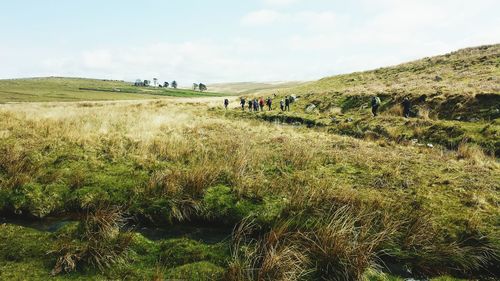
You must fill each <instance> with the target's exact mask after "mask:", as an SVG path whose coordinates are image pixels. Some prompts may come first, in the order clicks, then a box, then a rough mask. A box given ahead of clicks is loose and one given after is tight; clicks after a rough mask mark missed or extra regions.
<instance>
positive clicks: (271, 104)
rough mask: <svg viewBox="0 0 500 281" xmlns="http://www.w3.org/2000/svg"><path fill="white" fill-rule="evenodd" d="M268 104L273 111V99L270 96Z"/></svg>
mask: <svg viewBox="0 0 500 281" xmlns="http://www.w3.org/2000/svg"><path fill="white" fill-rule="evenodd" d="M266 104H267V107H268V108H269V111H271V110H272V109H273V100H272V99H271V98H270V97H269V98H267V101H266Z"/></svg>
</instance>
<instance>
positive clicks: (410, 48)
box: [0, 0, 500, 85]
mask: <svg viewBox="0 0 500 281" xmlns="http://www.w3.org/2000/svg"><path fill="white" fill-rule="evenodd" d="M498 11H500V1H498V0H474V1H465V0H352V1H340V0H308V1H306V0H239V1H234V0H211V1H208V0H206V1H201V0H183V1H181V0H171V1H159V0H157V1H154V0H141V1H132V0H85V1H83V0H72V1H66V0H45V1H39V0H31V1H28V0H17V1H7V0H5V1H4V0H1V1H0V79H4V78H20V77H41V76H71V77H89V78H102V79H118V80H126V81H135V80H136V79H152V78H158V79H159V81H172V80H174V79H175V80H177V81H179V83H180V84H181V85H190V84H191V83H193V82H203V83H214V82H243V81H292V80H299V81H307V80H315V79H319V78H322V77H325V76H331V75H336V74H341V73H350V72H353V71H361V70H369V69H373V68H377V67H382V66H388V65H394V64H398V63H402V62H406V61H410V60H414V59H418V58H422V57H426V56H432V55H438V54H444V53H447V52H450V51H455V50H457V49H460V48H464V47H472V46H478V45H484V44H496V43H500V16H498Z"/></svg>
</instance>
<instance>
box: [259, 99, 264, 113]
mask: <svg viewBox="0 0 500 281" xmlns="http://www.w3.org/2000/svg"><path fill="white" fill-rule="evenodd" d="M259 107H260V111H264V98H263V97H260V99H259Z"/></svg>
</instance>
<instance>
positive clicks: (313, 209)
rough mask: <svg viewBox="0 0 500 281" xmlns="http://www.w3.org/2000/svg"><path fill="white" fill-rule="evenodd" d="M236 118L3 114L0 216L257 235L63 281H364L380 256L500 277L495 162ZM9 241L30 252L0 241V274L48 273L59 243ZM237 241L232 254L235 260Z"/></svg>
mask: <svg viewBox="0 0 500 281" xmlns="http://www.w3.org/2000/svg"><path fill="white" fill-rule="evenodd" d="M239 114H241V113H240V112H239V111H238V110H223V109H222V108H220V106H219V108H208V109H207V107H206V106H204V105H194V104H190V103H189V104H178V103H175V100H168V101H167V100H160V101H144V102H136V103H95V104H90V105H89V106H82V105H81V104H80V103H64V104H56V105H54V104H31V105H27V104H14V105H3V106H2V108H1V110H0V116H1V118H0V127H1V128H4V129H3V130H1V131H0V187H1V188H0V207H1V212H2V213H3V214H10V215H13V214H16V213H17V214H22V216H23V217H37V218H44V217H47V216H51V215H58V214H66V215H69V214H73V215H81V214H85V213H86V212H87V211H88V210H89V208H90V209H91V208H94V207H93V206H99V205H101V204H105V205H111V206H120V207H122V208H123V211H124V212H126V213H127V215H129V216H130V217H131V218H133V219H134V220H135V221H136V222H148V223H149V224H152V225H154V226H158V227H169V225H172V224H177V223H180V222H184V223H186V222H189V221H198V222H203V223H207V224H214V225H217V224H220V225H224V226H225V227H228V226H229V227H232V226H236V225H237V223H238V222H240V221H242V219H243V218H245V217H249V218H250V220H251V222H252V224H253V225H254V226H255V228H254V229H255V230H253V231H252V232H251V233H250V235H249V236H247V239H240V240H237V237H234V239H235V240H232V241H228V242H227V243H223V244H221V245H206V244H205V243H201V242H196V241H191V240H185V239H174V240H170V241H167V242H165V241H164V242H158V243H156V242H155V243H153V242H151V241H148V240H147V239H143V238H140V237H139V238H137V237H136V238H134V242H133V243H132V244H131V245H130V246H129V247H128V248H127V249H128V251H131V252H130V253H129V254H130V255H129V256H128V259H127V261H128V263H127V265H126V266H113V267H112V268H110V269H106V270H104V273H99V272H96V271H95V269H94V270H92V267H90V269H89V270H86V269H85V268H87V267H85V266H84V267H82V268H80V267H77V271H76V272H73V273H69V274H62V275H60V277H59V278H63V277H64V278H80V277H81V276H85V277H87V278H93V279H99V278H101V276H104V277H106V278H108V279H120V276H122V275H125V274H129V275H131V276H153V275H158V274H159V275H161V276H164V278H166V277H168V276H171V278H178V277H179V276H180V275H183V274H188V272H190V273H189V274H192V275H190V276H193V277H192V278H199V280H206V279H204V278H207V276H209V277H210V276H221V274H229V275H231V274H236V273H238V272H240V273H248V272H249V271H248V270H249V265H250V264H255V265H257V266H258V270H260V272H262V274H269V276H275V277H276V276H281V275H280V274H286V271H288V270H295V269H294V268H295V267H294V264H295V265H296V264H297V263H298V264H299V268H305V269H307V270H306V271H311V272H313V273H311V274H310V275H308V278H309V280H314V278H313V277H314V276H325V275H329V274H333V275H334V274H335V273H334V272H332V271H330V270H329V269H328V268H330V266H334V267H335V268H341V269H342V270H344V269H345V270H346V272H349V274H351V273H352V274H355V276H361V275H362V274H364V271H365V270H367V269H369V268H371V267H372V266H373V265H374V264H375V262H376V259H377V258H387V257H384V256H383V254H382V253H388V254H390V255H391V258H392V259H395V260H396V261H397V262H398V263H400V264H402V265H404V266H407V267H409V268H412V269H413V270H414V272H415V273H416V274H417V273H418V274H423V275H425V276H429V277H434V276H440V275H443V274H449V275H455V276H461V275H466V276H472V277H477V276H481V274H482V273H483V272H482V271H481V268H482V266H486V267H490V266H491V263H492V262H494V261H495V256H494V255H491V256H488V255H489V254H491V253H492V251H496V250H495V249H498V248H495V247H498V245H499V240H498V227H497V226H498V217H499V209H498V206H497V204H496V202H497V201H498V192H497V190H496V189H497V184H496V183H497V182H499V180H500V179H499V176H498V175H499V173H498V170H499V168H498V164H497V163H496V162H495V160H494V159H492V158H484V159H480V158H478V159H476V158H474V150H471V151H469V152H467V153H469V154H470V155H468V154H467V153H466V151H464V152H462V154H460V153H459V152H450V151H447V150H445V149H439V148H434V149H430V148H427V147H420V146H411V145H404V144H399V143H392V142H386V141H381V140H371V139H366V140H358V139H355V138H351V137H342V136H338V135H336V134H332V133H328V132H327V131H322V130H312V129H308V128H305V127H301V126H299V127H292V126H275V125H270V124H269V123H267V122H261V121H258V120H252V119H250V118H248V116H256V115H255V114H252V115H250V114H246V115H242V116H239ZM247 115H248V116H247ZM259 115H263V114H259ZM290 115H291V116H293V112H292V113H290ZM235 116H238V117H242V118H241V119H236V118H234V117H235ZM5 227H7V228H5V231H7V232H8V231H11V230H8V229H9V228H8V227H10V226H9V225H6V226H5ZM0 231H2V230H1V229H0ZM16 231H17V232H22V233H25V234H26V235H28V234H29V235H31V234H30V233H32V234H33V233H38V234H37V235H36V237H40V239H41V240H37V239H38V238H36V237H31V238H30V239H32V240H33V241H38V242H36V244H28V243H26V244H24V243H22V242H19V243H17V242H16V241H17V240H15V239H17V238H15V237H13V235H11V234H8V235H7V234H5V233H4V234H2V233H0V234H1V237H5V238H4V240H3V244H4V245H7V244H9V241H11V242H12V243H11V244H9V245H11V246H12V249H13V250H12V251H10V250H9V252H14V253H16V255H17V254H19V256H15V257H8V256H4V257H2V256H0V272H4V273H3V274H10V275H4V276H9V277H12V276H19V275H20V274H22V273H21V270H26V269H27V268H29V267H32V268H33V270H32V271H31V272H32V273H33V274H39V276H42V275H43V274H47V273H48V272H50V270H51V268H52V267H53V266H54V263H55V259H56V257H55V256H52V257H49V256H42V253H43V252H46V251H47V249H53V248H54V247H55V243H57V242H58V241H64V240H62V238H61V237H59V236H57V237H52V236H51V237H48V236H47V235H46V234H44V233H41V234H40V233H39V232H31V231H24V230H22V229H18V230H16ZM16 231H11V232H9V233H14V232H16ZM372 234H373V235H372ZM38 235H40V236H38ZM273 237H281V239H274V238H273ZM377 237H380V238H377ZM375 238H376V239H375ZM19 239H22V236H20V237H19ZM81 240H82V239H81V238H78V237H76V238H74V239H71V240H70V242H68V243H69V244H68V245H69V246H68V247H67V249H70V250H71V249H76V250H78V249H79V248H78V247H79V245H80V247H81V243H86V242H85V241H81ZM111 241H113V240H111ZM235 241H240V243H236V244H237V245H238V247H230V245H229V244H234V242H235ZM45 243H48V244H45ZM33 245H35V246H36V245H40V248H39V249H38V248H35V249H32V248H31V247H32V246H33ZM83 245H85V244H83ZM98 245H99V244H98ZM42 246H43V247H42ZM33 247H34V246H33ZM323 247H325V249H327V251H326V254H325V253H324V252H323V251H322V250H321V249H323ZM230 250H231V251H230ZM78 251H81V250H78ZM28 252H33V253H34V255H33V258H32V259H31V258H28V257H27V256H26V255H24V253H28ZM133 252H135V253H138V254H137V255H135V254H134V253H133ZM78 253H80V252H78ZM301 255H303V256H301ZM289 257H296V258H295V259H289ZM364 257H368V258H367V259H364ZM308 259H310V260H312V261H314V260H321V264H316V265H315V264H314V263H309V262H307V261H308ZM1 266H4V267H3V268H5V269H6V270H7V269H8V270H9V271H8V272H6V271H3V268H2V267H1ZM16 274H17V275H16ZM290 274H295V273H293V272H292V273H290ZM297 275H300V274H299V273H297ZM37 276H38V275H36V276H35V275H34V276H33V278H32V279H36V278H38V277H37ZM231 276H233V277H234V276H235V275H231ZM12 278H14V277H12ZM391 278H392V277H391ZM14 279H15V278H14ZM271 279H272V278H271ZM306 280H307V279H306Z"/></svg>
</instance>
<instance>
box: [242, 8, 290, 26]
mask: <svg viewBox="0 0 500 281" xmlns="http://www.w3.org/2000/svg"><path fill="white" fill-rule="evenodd" d="M285 17H286V16H285V15H284V14H281V13H279V12H276V11H273V10H260V11H255V12H251V13H249V14H247V15H245V16H244V17H243V18H242V19H241V23H243V25H247V26H262V25H270V24H274V23H276V22H278V21H280V20H284V19H285Z"/></svg>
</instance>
